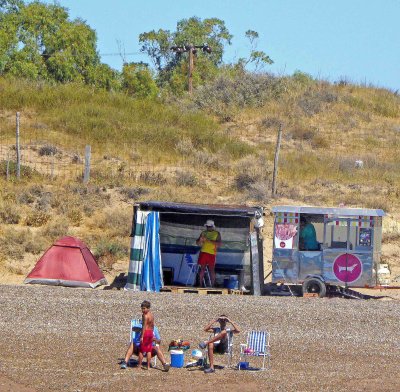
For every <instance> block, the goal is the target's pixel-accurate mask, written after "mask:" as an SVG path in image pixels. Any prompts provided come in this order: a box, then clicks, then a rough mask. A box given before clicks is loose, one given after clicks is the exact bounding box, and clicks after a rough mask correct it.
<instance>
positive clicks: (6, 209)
mask: <svg viewBox="0 0 400 392" xmlns="http://www.w3.org/2000/svg"><path fill="white" fill-rule="evenodd" d="M20 219H21V215H20V214H19V211H18V208H17V207H16V206H15V205H13V204H4V205H2V206H1V207H0V221H1V222H2V223H6V224H8V225H16V224H18V223H19V221H20Z"/></svg>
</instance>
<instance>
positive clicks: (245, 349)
mask: <svg viewBox="0 0 400 392" xmlns="http://www.w3.org/2000/svg"><path fill="white" fill-rule="evenodd" d="M248 357H261V358H262V359H263V362H262V367H261V368H260V370H266V367H265V360H267V364H268V366H267V368H268V369H269V368H270V367H271V347H270V334H269V332H267V331H250V332H248V333H247V343H243V344H241V345H240V362H242V359H246V358H248ZM240 368H241V367H240V366H239V369H240Z"/></svg>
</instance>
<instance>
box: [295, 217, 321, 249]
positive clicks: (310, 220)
mask: <svg viewBox="0 0 400 392" xmlns="http://www.w3.org/2000/svg"><path fill="white" fill-rule="evenodd" d="M323 232H324V216H323V215H317V214H316V215H314V214H301V216H300V235H299V250H302V251H319V250H321V243H322V241H323Z"/></svg>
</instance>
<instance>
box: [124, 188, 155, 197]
mask: <svg viewBox="0 0 400 392" xmlns="http://www.w3.org/2000/svg"><path fill="white" fill-rule="evenodd" d="M149 192H150V191H149V189H147V188H142V187H140V186H139V187H136V188H121V189H120V193H121V194H122V195H123V196H125V198H126V199H128V200H129V199H133V200H137V199H139V197H140V196H143V195H147V194H148V193H149Z"/></svg>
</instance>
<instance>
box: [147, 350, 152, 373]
mask: <svg viewBox="0 0 400 392" xmlns="http://www.w3.org/2000/svg"><path fill="white" fill-rule="evenodd" d="M146 357H147V370H149V369H150V363H151V351H150V352H148V353H146Z"/></svg>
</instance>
